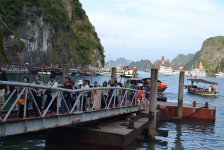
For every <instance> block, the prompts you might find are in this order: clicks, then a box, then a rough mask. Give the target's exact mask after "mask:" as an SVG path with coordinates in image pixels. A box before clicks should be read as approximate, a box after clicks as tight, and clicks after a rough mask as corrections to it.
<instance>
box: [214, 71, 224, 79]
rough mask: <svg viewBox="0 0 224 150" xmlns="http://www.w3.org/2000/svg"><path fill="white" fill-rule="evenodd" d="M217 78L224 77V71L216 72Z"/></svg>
mask: <svg viewBox="0 0 224 150" xmlns="http://www.w3.org/2000/svg"><path fill="white" fill-rule="evenodd" d="M215 77H216V78H224V73H223V72H219V73H216V74H215Z"/></svg>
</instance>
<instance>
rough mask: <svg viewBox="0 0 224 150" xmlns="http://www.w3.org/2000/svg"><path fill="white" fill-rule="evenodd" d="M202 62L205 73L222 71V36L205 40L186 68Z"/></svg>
mask: <svg viewBox="0 0 224 150" xmlns="http://www.w3.org/2000/svg"><path fill="white" fill-rule="evenodd" d="M199 62H202V63H203V65H204V67H205V69H206V71H207V72H208V73H209V74H213V73H215V72H217V71H224V36H217V37H211V38H208V39H207V40H205V41H204V42H203V44H202V48H201V50H200V51H198V52H197V53H196V54H195V56H194V57H193V59H192V61H190V62H189V63H188V64H187V65H186V67H188V68H190V67H191V66H192V64H196V63H199Z"/></svg>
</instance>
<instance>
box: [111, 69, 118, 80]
mask: <svg viewBox="0 0 224 150" xmlns="http://www.w3.org/2000/svg"><path fill="white" fill-rule="evenodd" d="M111 79H112V80H113V81H115V80H117V77H116V67H112V68H111Z"/></svg>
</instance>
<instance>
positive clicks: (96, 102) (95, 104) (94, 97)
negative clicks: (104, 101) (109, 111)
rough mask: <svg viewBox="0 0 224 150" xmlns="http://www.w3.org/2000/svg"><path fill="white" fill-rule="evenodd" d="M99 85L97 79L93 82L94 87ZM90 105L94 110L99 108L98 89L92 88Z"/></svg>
mask: <svg viewBox="0 0 224 150" xmlns="http://www.w3.org/2000/svg"><path fill="white" fill-rule="evenodd" d="M97 87H99V84H98V82H97V81H95V82H94V88H97ZM92 105H93V108H94V109H95V110H98V109H100V91H99V90H93V91H92Z"/></svg>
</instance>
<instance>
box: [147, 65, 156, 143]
mask: <svg viewBox="0 0 224 150" xmlns="http://www.w3.org/2000/svg"><path fill="white" fill-rule="evenodd" d="M157 82H158V69H151V87H150V105H149V126H148V136H149V139H150V140H154V139H155V136H156V107H157Z"/></svg>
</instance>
